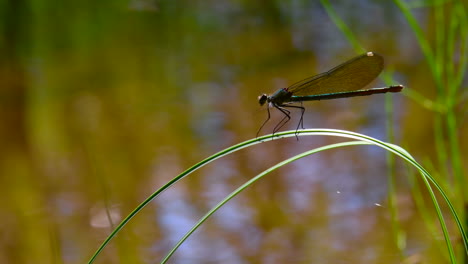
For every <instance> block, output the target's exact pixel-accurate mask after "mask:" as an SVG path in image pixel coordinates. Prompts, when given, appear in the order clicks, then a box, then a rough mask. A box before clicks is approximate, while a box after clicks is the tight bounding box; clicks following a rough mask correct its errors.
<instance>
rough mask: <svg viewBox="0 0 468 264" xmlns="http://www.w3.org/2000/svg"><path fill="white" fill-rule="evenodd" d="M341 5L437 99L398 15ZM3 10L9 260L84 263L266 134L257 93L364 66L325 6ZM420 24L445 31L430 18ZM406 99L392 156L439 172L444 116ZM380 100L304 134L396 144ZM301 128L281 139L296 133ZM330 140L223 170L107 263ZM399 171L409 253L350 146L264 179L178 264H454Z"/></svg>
mask: <svg viewBox="0 0 468 264" xmlns="http://www.w3.org/2000/svg"><path fill="white" fill-rule="evenodd" d="M333 7H335V8H336V11H337V13H338V14H339V15H340V17H341V18H342V19H343V20H344V21H345V22H346V24H347V26H348V27H349V28H350V29H351V30H352V32H354V33H355V34H356V36H357V38H358V39H359V41H360V43H362V45H363V46H364V47H365V48H366V49H368V50H371V51H376V52H379V53H380V54H382V55H384V57H385V58H386V60H387V62H388V63H387V66H386V67H387V69H389V70H390V71H395V76H397V80H400V81H401V82H402V83H404V84H405V85H408V86H410V87H412V88H411V89H418V87H424V89H426V90H425V91H427V93H430V91H429V90H430V89H428V87H433V84H432V81H429V79H430V78H428V77H427V72H429V71H428V70H427V69H426V68H425V67H426V66H425V64H424V61H423V56H422V54H421V52H420V51H419V50H418V49H417V45H416V43H415V40H414V36H413V35H412V33H411V31H410V29H409V27H408V26H407V24H406V22H405V20H404V19H403V16H402V14H401V13H400V12H399V11H398V10H397V9H396V7H395V6H394V5H393V3H392V2H390V1H388V2H387V1H364V0H363V1H337V2H334V3H333ZM2 8H3V11H4V12H3V13H4V14H6V15H7V16H6V18H5V20H4V22H3V26H4V27H3V28H4V29H5V36H4V38H3V39H4V42H5V43H4V45H2V46H1V49H2V54H5V60H4V61H3V62H2V63H1V64H0V74H1V76H2V78H0V82H1V83H2V85H0V86H1V87H2V91H1V95H0V100H1V101H0V102H1V107H2V111H0V119H1V120H2V122H1V125H2V127H1V129H0V131H2V132H1V133H2V135H3V136H2V137H0V139H2V141H1V143H2V152H0V168H1V173H0V175H3V176H2V177H0V180H1V184H0V186H2V187H0V188H1V190H2V194H3V197H4V199H3V203H2V208H3V210H2V212H1V213H0V215H1V217H2V219H4V221H3V225H2V231H4V232H3V234H4V236H3V239H2V240H1V241H0V248H1V249H2V250H0V252H2V253H0V262H2V263H3V262H4V263H33V262H36V261H37V260H38V259H41V260H43V261H44V262H52V261H58V262H65V263H82V262H83V261H86V259H87V258H88V257H89V256H90V255H91V254H92V252H94V250H95V249H96V248H97V247H98V245H99V244H100V243H101V242H102V241H103V239H104V238H105V236H107V235H108V234H109V232H110V231H109V227H110V226H111V221H106V220H105V218H106V217H109V216H110V218H111V220H112V224H114V225H115V224H116V221H117V220H118V219H120V218H121V217H123V216H125V215H127V214H128V213H130V212H131V211H132V210H133V209H134V208H135V207H136V206H137V205H138V204H139V203H140V202H141V201H143V200H144V199H145V198H146V197H147V196H148V195H150V194H151V193H152V192H153V191H154V190H156V189H157V188H159V187H160V186H162V185H163V184H165V183H166V182H167V181H168V180H170V179H172V178H173V177H175V176H176V175H177V174H179V173H180V172H182V171H183V170H184V169H186V168H188V167H190V166H192V165H193V164H195V163H196V162H199V161H200V160H202V159H204V158H206V157H207V156H209V155H211V154H213V153H214V152H216V151H219V150H221V149H222V148H225V147H227V146H229V145H232V144H236V143H238V142H241V141H243V140H246V139H249V138H252V137H254V136H255V133H256V131H257V129H258V128H259V126H260V125H261V124H262V122H263V121H264V118H265V115H266V112H265V111H264V110H261V109H260V108H259V106H258V102H257V100H256V98H257V96H258V95H259V94H261V93H268V92H272V91H275V90H276V89H278V88H281V87H284V86H287V85H288V84H291V83H292V82H294V81H297V80H301V79H303V78H305V77H308V76H311V75H313V74H315V73H319V72H323V71H324V70H327V69H329V68H330V67H331V66H333V65H337V64H338V63H339V62H342V61H344V60H346V59H348V58H350V57H353V56H354V55H355V54H356V53H355V52H354V51H353V49H352V48H351V45H349V44H348V42H347V40H346V39H345V38H344V37H343V34H342V33H341V32H340V31H338V30H337V28H336V26H335V24H334V23H333V22H332V20H331V19H330V17H329V16H328V14H327V13H326V12H325V10H324V8H323V7H322V5H321V4H320V3H319V2H318V1H296V0H291V1H257V2H255V1H251V2H247V1H230V0H224V1H219V0H217V1H149V0H142V1H140V0H138V1H136V0H135V1H129V2H126V3H123V2H119V1H117V2H116V1H98V2H76V3H74V4H70V5H60V4H57V3H56V2H52V1H42V2H41V3H39V2H37V3H36V2H34V3H33V2H31V1H7V2H6V3H5V4H4V5H3V6H2ZM417 13H418V18H419V19H420V21H421V22H422V23H427V24H428V25H432V24H434V21H433V18H432V17H431V16H429V15H428V14H429V13H430V11H429V10H426V9H419V10H417ZM379 84H380V81H378V82H376V83H374V85H375V86H378V85H379ZM413 87H414V88H413ZM431 91H433V90H431ZM393 100H394V101H393V105H394V110H393V112H394V115H395V118H394V120H391V121H390V123H393V124H394V130H395V131H396V132H395V135H396V140H397V142H404V143H405V144H408V145H410V146H411V147H412V148H413V149H415V150H416V152H417V154H420V155H424V157H427V156H429V157H428V159H431V158H433V157H432V156H433V154H432V153H435V151H434V149H433V148H434V146H432V144H428V143H427V142H430V141H431V140H430V137H431V136H432V135H430V134H431V132H428V133H426V132H424V133H422V132H421V131H432V117H431V115H430V114H428V113H427V112H424V111H425V110H424V109H422V108H421V107H418V105H415V104H413V103H412V102H408V100H406V98H405V97H403V96H402V95H397V96H393ZM384 104H385V98H384V96H377V97H375V96H374V97H373V98H355V99H349V100H338V101H329V102H314V103H307V111H306V114H305V116H304V118H305V119H304V124H305V126H306V127H328V128H338V129H349V130H353V131H356V132H362V133H366V134H369V135H370V136H374V137H377V138H380V139H386V128H385V124H386V122H387V121H386V115H385V109H384V107H383V106H384ZM297 114H298V113H294V115H293V120H292V121H291V122H289V123H288V125H287V126H285V127H284V129H290V128H293V129H294V128H295V126H296V124H297V122H296V121H297V120H298V118H299V115H297ZM415 117H416V118H415ZM272 118H273V119H275V120H278V118H280V116H279V115H277V113H274V114H273V116H272ZM416 119H417V120H416ZM416 121H417V122H416ZM271 123H275V122H274V121H272V122H271ZM416 123H417V124H416ZM460 126H461V128H460V129H462V130H463V129H465V130H466V122H465V123H461V124H460ZM271 130H272V127H265V128H264V130H263V131H266V132H265V133H269V131H271ZM460 134H463V133H460ZM333 142H336V139H331V138H325V137H321V138H318V137H317V138H315V137H314V138H306V137H301V139H300V141H296V140H295V139H293V138H291V139H285V140H281V141H275V142H274V143H266V144H261V145H258V146H255V147H254V148H251V149H246V150H243V151H241V152H239V153H236V154H234V155H231V156H226V157H223V158H222V159H220V160H219V161H217V162H215V163H213V164H210V165H209V166H207V167H206V168H204V169H203V170H202V171H201V172H198V173H196V174H194V175H191V176H190V177H188V178H187V179H184V180H182V181H180V182H178V183H177V184H176V185H175V186H174V188H171V189H170V190H169V191H168V192H166V193H164V194H163V195H162V196H160V197H158V198H157V199H156V200H155V201H154V202H153V203H152V204H151V206H148V207H147V208H145V210H144V212H142V214H141V215H139V216H137V217H135V219H134V222H132V223H131V224H129V225H128V226H126V227H125V228H124V230H123V231H122V232H121V233H120V234H119V236H117V238H116V239H115V240H114V241H113V242H112V243H111V245H110V246H109V247H108V248H106V249H105V250H104V252H103V253H102V255H101V256H100V257H99V258H98V261H97V262H98V263H119V262H125V263H154V262H158V261H159V260H160V259H161V257H162V256H163V255H164V254H166V253H167V251H168V250H169V249H170V248H171V247H172V246H173V245H174V243H175V242H176V241H177V240H178V239H180V238H181V236H182V235H183V234H184V233H185V232H186V231H188V229H189V228H190V227H191V226H192V225H193V224H194V223H195V222H196V221H197V220H198V219H199V218H200V217H201V216H202V215H203V214H204V213H206V212H207V211H208V210H209V209H210V208H211V206H213V205H214V204H216V203H217V202H219V201H220V200H221V199H222V198H223V197H224V196H225V195H227V194H228V193H229V192H231V191H233V190H234V189H235V188H237V187H238V186H239V185H241V184H242V183H244V182H245V181H247V180H248V179H250V178H252V177H253V176H254V175H257V174H258V173H260V172H261V171H263V170H265V169H266V168H268V167H269V166H271V165H273V164H275V163H276V162H279V161H281V160H283V159H285V158H288V157H290V156H292V155H295V154H297V153H300V152H301V151H305V150H306V149H310V148H313V147H317V146H321V145H324V144H328V143H333ZM460 148H461V149H463V147H462V146H460ZM396 174H397V182H398V194H399V195H401V197H404V198H401V200H399V203H398V208H399V209H400V210H402V211H400V216H399V217H400V220H401V222H400V225H401V228H402V230H404V232H407V233H408V235H407V239H406V240H405V242H406V245H405V247H404V248H403V249H399V248H398V247H397V246H396V242H395V237H393V235H394V232H393V231H391V230H392V228H393V226H392V222H391V217H389V214H390V213H389V211H388V210H387V208H388V201H387V191H388V189H387V182H388V175H387V164H386V158H385V153H384V152H383V151H381V150H377V149H376V148H372V147H353V148H348V149H343V150H336V151H329V152H326V153H321V154H320V155H314V156H312V157H308V158H306V159H304V160H300V161H298V162H296V163H294V164H290V165H288V166H286V167H284V168H282V169H281V170H279V171H276V172H274V173H272V174H271V175H268V176H267V177H265V178H264V179H262V180H261V181H259V182H258V183H256V184H254V185H253V186H251V187H250V188H249V189H248V190H246V191H245V192H244V193H242V194H241V195H239V196H238V197H236V198H235V199H233V200H232V201H231V202H229V203H228V204H227V205H226V206H225V207H224V208H222V209H221V210H220V211H219V212H217V213H216V214H215V215H214V216H213V217H212V219H210V220H209V221H208V222H207V223H206V224H205V225H204V226H203V227H202V228H201V229H200V230H198V231H197V232H196V233H195V234H194V236H192V237H191V238H190V239H189V240H188V241H187V243H186V244H184V245H183V246H182V247H181V249H180V250H179V251H178V252H177V253H176V255H175V256H174V260H173V262H172V263H219V262H223V263H399V262H401V261H403V260H404V259H406V258H407V257H409V258H411V256H414V255H416V254H417V255H420V256H421V255H422V256H426V257H424V258H423V259H424V261H425V263H442V262H443V261H442V262H441V260H442V259H444V257H443V256H444V255H443V253H442V252H443V250H440V249H439V248H440V246H439V245H440V244H439V242H438V241H436V239H434V237H432V236H431V235H430V234H428V233H430V232H428V231H427V227H426V226H425V225H423V224H421V221H422V219H421V216H420V215H419V214H418V213H417V211H416V210H415V208H414V204H413V203H414V202H413V200H412V199H410V198H409V195H408V193H410V188H411V187H412V185H410V184H409V183H408V180H407V175H408V172H407V171H406V170H403V169H402V168H401V164H400V163H397V165H396ZM376 204H382V205H383V206H382V207H379V206H376ZM103 207H105V208H106V209H107V210H108V211H105V210H104V209H103ZM96 208H97V209H96ZM107 220H109V219H107ZM24 252H27V254H24ZM409 258H408V259H409ZM415 259H417V260H415V261H418V259H419V258H415ZM444 260H445V259H444ZM415 263H416V262H415Z"/></svg>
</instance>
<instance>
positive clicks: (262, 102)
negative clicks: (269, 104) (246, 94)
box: [258, 94, 268, 105]
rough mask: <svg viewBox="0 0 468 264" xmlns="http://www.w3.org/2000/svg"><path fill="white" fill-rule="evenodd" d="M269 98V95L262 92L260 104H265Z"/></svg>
mask: <svg viewBox="0 0 468 264" xmlns="http://www.w3.org/2000/svg"><path fill="white" fill-rule="evenodd" d="M267 99H268V96H267V95H266V94H262V95H260V96H259V97H258V102H259V103H260V105H264V104H265V103H266V101H267Z"/></svg>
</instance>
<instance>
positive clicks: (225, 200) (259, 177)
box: [161, 141, 371, 264]
mask: <svg viewBox="0 0 468 264" xmlns="http://www.w3.org/2000/svg"><path fill="white" fill-rule="evenodd" d="M370 144H371V143H369V142H366V141H348V142H342V143H337V144H330V145H327V146H323V147H319V148H315V149H312V150H309V151H306V152H303V153H301V154H298V155H296V156H294V157H291V158H289V159H287V160H284V161H282V162H280V163H277V164H275V165H274V166H272V167H270V168H268V169H266V170H264V171H263V172H261V173H260V174H258V175H257V176H255V177H253V178H252V179H250V180H248V181H247V182H246V183H244V184H242V185H241V186H240V187H239V188H237V189H236V190H234V191H233V192H231V193H230V194H229V195H227V196H226V197H225V198H224V199H223V200H221V201H220V202H219V203H218V204H217V205H215V206H214V207H213V208H211V209H210V210H209V211H208V212H207V213H206V214H205V215H204V216H203V217H201V218H200V219H199V220H198V221H197V223H196V224H195V225H194V226H193V227H192V228H191V229H190V230H189V231H188V232H187V233H185V235H184V236H183V237H182V238H181V239H180V240H179V241H178V242H177V243H176V245H175V246H174V247H173V248H172V249H171V250H170V251H169V253H168V254H167V255H166V256H165V257H164V258H163V260H162V261H161V264H164V263H166V262H167V261H168V260H169V258H171V257H172V255H174V253H175V252H176V251H177V249H178V248H179V247H180V246H181V245H182V244H183V243H184V242H185V241H186V240H187V238H189V237H190V236H191V235H192V234H193V233H194V232H195V231H196V230H197V229H198V228H199V227H200V226H201V225H202V224H203V223H204V222H205V221H206V220H207V219H208V218H209V217H210V216H211V215H213V214H214V213H215V212H216V211H218V210H219V209H220V208H221V207H222V206H223V205H225V204H226V203H227V202H228V201H230V200H231V199H232V198H234V197H235V196H237V195H238V194H239V193H241V192H242V191H243V190H245V189H246V188H247V187H249V186H251V185H252V184H253V183H254V182H256V181H258V180H260V179H261V178H263V177H264V176H265V175H267V174H268V173H270V172H272V171H274V170H276V169H278V168H280V167H282V166H284V165H286V164H289V163H291V162H293V161H296V160H298V159H301V158H304V157H306V156H309V155H312V154H314V153H317V152H321V151H324V150H329V149H333V148H339V147H346V146H356V145H370Z"/></svg>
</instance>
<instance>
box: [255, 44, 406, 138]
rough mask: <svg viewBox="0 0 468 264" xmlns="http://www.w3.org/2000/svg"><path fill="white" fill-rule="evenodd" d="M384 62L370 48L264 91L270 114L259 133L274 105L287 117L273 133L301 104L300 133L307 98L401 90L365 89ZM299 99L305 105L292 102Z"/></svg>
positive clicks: (399, 87)
mask: <svg viewBox="0 0 468 264" xmlns="http://www.w3.org/2000/svg"><path fill="white" fill-rule="evenodd" d="M383 64H384V60H383V58H382V56H380V55H378V54H376V53H373V52H367V53H364V54H362V55H360V56H357V57H355V58H352V59H350V60H348V61H346V62H344V63H342V64H340V65H338V66H336V67H335V68H333V69H331V70H329V71H327V72H324V73H321V74H318V75H315V76H312V77H309V78H307V79H305V80H302V81H300V82H297V83H295V84H293V85H291V86H289V87H288V88H281V89H279V90H278V91H276V92H275V93H274V94H272V95H266V94H262V95H260V96H259V97H258V102H259V103H260V105H264V104H265V103H268V107H267V111H268V118H267V119H266V120H265V122H263V124H262V126H261V127H260V129H259V130H258V131H257V137H258V134H259V133H260V130H262V128H263V127H264V126H265V124H266V123H267V122H268V120H270V107H274V108H276V109H278V110H279V111H281V113H283V114H284V117H283V119H281V121H280V122H279V123H278V124H277V125H276V126H275V128H274V129H273V134H275V133H276V132H278V130H279V129H280V128H281V127H283V126H284V125H285V124H286V123H287V122H288V121H289V120H290V119H291V116H290V114H291V111H289V110H288V109H286V108H298V109H300V110H301V119H300V120H299V124H297V128H296V137H297V131H298V130H299V127H302V128H304V122H303V117H304V112H305V108H304V107H303V106H302V102H303V101H315V100H326V99H336V98H345V97H354V96H364V95H372V94H378V93H387V92H392V93H396V92H400V91H401V90H402V89H403V86H402V85H396V86H389V87H383V88H371V89H362V88H363V87H365V86H366V85H368V84H369V83H370V82H371V81H372V80H374V79H375V78H376V77H377V76H378V75H379V74H380V72H382V69H383ZM296 102H300V103H301V105H292V104H293V103H296Z"/></svg>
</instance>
